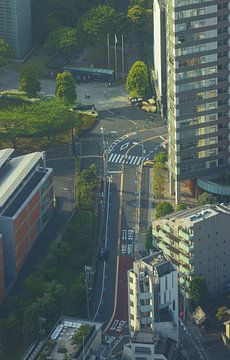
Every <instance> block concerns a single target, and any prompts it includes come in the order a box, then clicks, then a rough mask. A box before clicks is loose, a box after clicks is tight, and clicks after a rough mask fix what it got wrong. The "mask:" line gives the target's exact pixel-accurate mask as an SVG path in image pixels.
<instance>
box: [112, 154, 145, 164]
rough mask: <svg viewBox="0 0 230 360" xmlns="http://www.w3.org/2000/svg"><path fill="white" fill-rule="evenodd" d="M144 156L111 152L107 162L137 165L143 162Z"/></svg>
mask: <svg viewBox="0 0 230 360" xmlns="http://www.w3.org/2000/svg"><path fill="white" fill-rule="evenodd" d="M144 160H145V158H144V157H142V156H135V155H128V156H126V155H124V154H117V153H111V154H109V158H108V162H110V163H114V164H126V165H134V166H138V165H141V164H142V163H143V162H144Z"/></svg>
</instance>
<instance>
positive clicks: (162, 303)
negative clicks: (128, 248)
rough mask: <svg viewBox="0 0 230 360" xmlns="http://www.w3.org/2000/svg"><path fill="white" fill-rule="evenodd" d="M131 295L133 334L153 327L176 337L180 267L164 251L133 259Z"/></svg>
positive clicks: (130, 271)
mask: <svg viewBox="0 0 230 360" xmlns="http://www.w3.org/2000/svg"><path fill="white" fill-rule="evenodd" d="M128 297H129V327H130V334H131V336H133V335H134V334H135V333H136V332H138V331H142V330H151V331H152V332H153V333H155V332H157V333H159V334H160V335H162V336H165V337H172V338H173V339H174V340H177V329H178V279H177V270H176V267H175V266H174V265H173V264H172V262H171V261H170V260H168V259H167V258H166V257H165V256H164V255H163V252H162V251H158V252H154V253H153V254H152V255H149V256H146V257H144V258H142V259H140V260H136V261H134V263H133V269H131V270H129V271H128Z"/></svg>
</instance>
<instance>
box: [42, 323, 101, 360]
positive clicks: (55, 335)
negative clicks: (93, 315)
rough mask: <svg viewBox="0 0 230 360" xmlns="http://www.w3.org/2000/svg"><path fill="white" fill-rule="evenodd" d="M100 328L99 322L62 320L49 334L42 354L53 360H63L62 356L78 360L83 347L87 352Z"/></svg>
mask: <svg viewBox="0 0 230 360" xmlns="http://www.w3.org/2000/svg"><path fill="white" fill-rule="evenodd" d="M101 327H102V324H101V323H99V322H94V321H85V320H80V319H76V318H62V319H61V320H60V321H59V322H58V324H57V325H56V326H55V328H54V329H53V331H52V332H51V335H50V337H49V339H48V340H47V342H46V345H45V347H44V349H43V351H42V352H44V353H46V354H47V355H48V356H49V358H50V359H55V360H63V356H64V354H67V355H68V357H71V359H78V356H80V355H81V353H82V350H83V346H84V349H85V351H87V349H88V347H89V345H90V344H91V341H92V340H93V339H94V337H95V335H96V334H97V333H98V331H101Z"/></svg>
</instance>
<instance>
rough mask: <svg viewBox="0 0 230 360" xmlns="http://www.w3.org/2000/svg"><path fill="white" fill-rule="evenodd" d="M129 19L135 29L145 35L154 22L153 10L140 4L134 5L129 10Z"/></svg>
mask: <svg viewBox="0 0 230 360" xmlns="http://www.w3.org/2000/svg"><path fill="white" fill-rule="evenodd" d="M128 19H129V21H130V23H131V25H132V27H133V29H134V31H135V32H137V33H139V34H141V35H143V34H145V33H147V32H148V30H149V27H150V24H151V23H152V12H151V11H149V10H147V9H146V8H144V7H142V6H140V5H134V6H133V7H130V8H129V10H128Z"/></svg>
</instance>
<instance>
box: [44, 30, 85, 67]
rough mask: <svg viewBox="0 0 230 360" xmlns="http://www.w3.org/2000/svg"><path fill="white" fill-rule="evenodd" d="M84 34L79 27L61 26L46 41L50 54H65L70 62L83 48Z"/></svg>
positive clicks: (64, 56) (46, 47)
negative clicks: (80, 32)
mask: <svg viewBox="0 0 230 360" xmlns="http://www.w3.org/2000/svg"><path fill="white" fill-rule="evenodd" d="M83 42H84V39H83V35H82V34H79V32H78V31H77V29H74V28H70V27H65V26H60V27H58V28H57V29H55V30H54V31H52V32H51V33H50V34H49V35H48V37H47V39H46V42H45V49H46V51H47V52H48V54H52V55H53V54H56V55H59V56H63V58H65V59H66V60H67V61H68V62H70V60H71V57H72V56H73V55H74V54H75V53H76V52H77V51H80V50H82V48H83Z"/></svg>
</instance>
